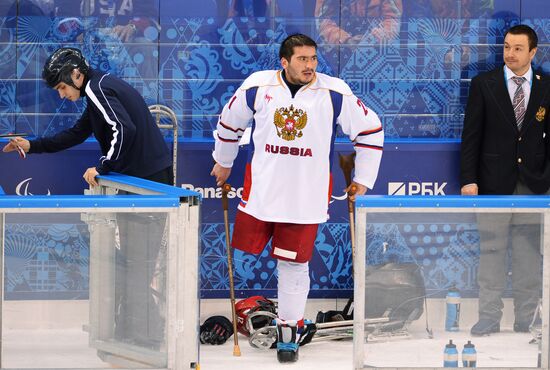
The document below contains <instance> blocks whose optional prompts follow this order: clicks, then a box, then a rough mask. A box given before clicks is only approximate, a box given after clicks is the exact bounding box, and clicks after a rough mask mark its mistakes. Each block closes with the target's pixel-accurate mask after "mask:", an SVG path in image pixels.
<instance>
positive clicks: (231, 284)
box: [222, 183, 241, 356]
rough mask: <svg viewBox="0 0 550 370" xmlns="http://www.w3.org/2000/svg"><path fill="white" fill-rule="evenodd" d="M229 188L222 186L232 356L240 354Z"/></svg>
mask: <svg viewBox="0 0 550 370" xmlns="http://www.w3.org/2000/svg"><path fill="white" fill-rule="evenodd" d="M230 190H231V185H229V184H228V183H225V184H223V186H222V205H223V222H224V224H225V250H226V252H227V269H228V273H229V296H230V298H231V319H232V320H233V344H234V345H233V356H240V355H241V348H240V347H239V338H238V335H237V334H238V332H237V313H236V312H235V285H234V282H233V260H232V258H231V244H230V242H229V216H228V208H229V206H228V201H227V193H229V191H230Z"/></svg>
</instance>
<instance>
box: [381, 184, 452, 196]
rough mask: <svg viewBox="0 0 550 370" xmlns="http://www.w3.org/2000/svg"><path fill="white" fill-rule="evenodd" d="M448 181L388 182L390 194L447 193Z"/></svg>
mask: <svg viewBox="0 0 550 370" xmlns="http://www.w3.org/2000/svg"><path fill="white" fill-rule="evenodd" d="M445 186H447V183H446V182H443V183H438V182H388V195H445V191H444V189H445Z"/></svg>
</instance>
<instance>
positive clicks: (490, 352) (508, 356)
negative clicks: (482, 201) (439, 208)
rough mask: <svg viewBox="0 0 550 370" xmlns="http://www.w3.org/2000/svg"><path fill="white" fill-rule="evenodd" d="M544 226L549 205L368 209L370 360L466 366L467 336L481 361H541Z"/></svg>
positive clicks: (502, 364)
mask: <svg viewBox="0 0 550 370" xmlns="http://www.w3.org/2000/svg"><path fill="white" fill-rule="evenodd" d="M362 217H364V215H362ZM543 225H544V221H543V215H542V213H541V211H540V209H539V210H537V209H535V210H531V211H529V210H526V209H523V210H514V212H511V211H510V210H509V209H508V210H506V209H503V210H501V211H499V210H496V211H495V210H484V211H480V212H476V213H472V212H471V211H469V210H465V211H464V212H461V211H460V210H459V211H456V212H452V213H445V212H433V213H431V212H430V211H428V210H424V211H422V212H421V211H419V212H414V211H407V212H402V211H400V212H396V211H395V210H394V211H391V210H389V211H388V212H387V213H385V212H384V213H378V212H368V210H367V216H366V235H364V238H365V240H366V248H367V249H366V259H365V263H366V270H365V276H364V284H365V285H364V292H365V301H364V305H365V306H364V309H365V311H364V319H365V323H366V326H365V338H366V341H365V343H364V344H363V345H364V358H363V361H362V364H363V366H364V367H382V368H383V367H418V368H432V367H444V365H446V366H450V365H454V366H459V364H460V367H462V366H463V364H462V360H463V359H466V360H467V361H470V360H471V359H472V358H473V357H472V356H473V355H474V353H473V349H472V347H470V345H469V344H468V343H470V344H473V345H474V346H475V348H474V349H475V352H476V353H475V359H476V361H477V366H478V367H498V368H516V367H537V366H540V363H539V362H538V361H540V357H539V351H540V348H541V347H540V339H541V328H542V320H541V316H540V309H541V306H540V305H539V304H540V303H541V302H542V254H541V251H542V249H541V248H542V245H543ZM363 232H365V231H363ZM360 239H361V238H360ZM356 287H357V285H356ZM375 318H385V319H386V320H387V321H386V322H384V323H376V324H373V323H370V321H369V320H372V319H375ZM467 344H468V345H467ZM464 366H465V367H466V365H464Z"/></svg>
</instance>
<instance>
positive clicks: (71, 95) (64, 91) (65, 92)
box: [54, 82, 80, 101]
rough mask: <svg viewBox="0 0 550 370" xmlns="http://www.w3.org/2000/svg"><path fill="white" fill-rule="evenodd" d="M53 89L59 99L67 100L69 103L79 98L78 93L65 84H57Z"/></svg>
mask: <svg viewBox="0 0 550 370" xmlns="http://www.w3.org/2000/svg"><path fill="white" fill-rule="evenodd" d="M54 89H56V90H57V92H58V93H59V97H60V98H61V99H69V100H70V101H77V100H78V99H79V98H80V91H79V90H77V89H75V88H74V87H72V86H70V85H67V84H66V83H65V82H60V83H58V84H57V85H56V86H55V87H54Z"/></svg>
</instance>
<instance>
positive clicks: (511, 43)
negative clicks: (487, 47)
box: [504, 33, 537, 76]
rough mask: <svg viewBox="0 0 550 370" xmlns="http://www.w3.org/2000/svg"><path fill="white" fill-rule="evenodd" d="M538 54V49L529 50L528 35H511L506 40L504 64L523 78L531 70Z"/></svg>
mask: <svg viewBox="0 0 550 370" xmlns="http://www.w3.org/2000/svg"><path fill="white" fill-rule="evenodd" d="M536 52H537V48H533V49H532V50H529V38H528V37H527V35H512V34H510V33H509V34H507V35H506V38H505V39H504V63H505V64H506V65H507V66H508V68H510V69H511V70H512V71H513V72H514V73H515V74H516V75H518V76H522V75H523V74H525V72H527V71H528V70H529V66H530V65H531V60H532V59H533V57H534V56H535V53H536Z"/></svg>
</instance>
